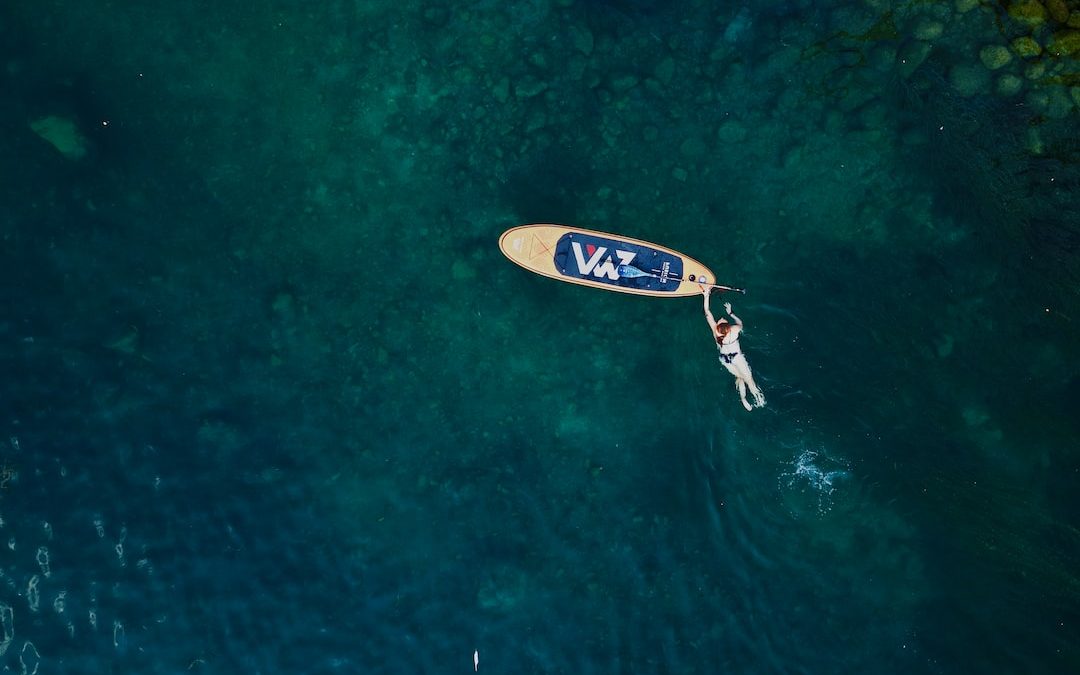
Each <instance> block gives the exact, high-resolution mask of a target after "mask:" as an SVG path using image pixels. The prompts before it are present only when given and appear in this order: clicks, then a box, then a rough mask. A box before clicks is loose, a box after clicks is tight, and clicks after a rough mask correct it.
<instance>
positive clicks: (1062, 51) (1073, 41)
mask: <svg viewBox="0 0 1080 675" xmlns="http://www.w3.org/2000/svg"><path fill="white" fill-rule="evenodd" d="M1046 51H1048V52H1050V53H1051V54H1053V55H1054V56H1069V55H1070V54H1075V53H1077V52H1080V30H1072V29H1069V30H1062V31H1058V32H1056V33H1054V36H1053V37H1052V38H1051V39H1050V44H1048V45H1046Z"/></svg>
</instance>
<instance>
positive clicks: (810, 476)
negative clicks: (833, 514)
mask: <svg viewBox="0 0 1080 675" xmlns="http://www.w3.org/2000/svg"><path fill="white" fill-rule="evenodd" d="M789 466H790V467H791V470H790V471H785V472H784V473H782V474H780V489H781V491H783V490H784V487H785V486H786V487H787V488H788V489H789V490H790V489H799V488H801V489H802V491H803V492H810V493H812V494H815V495H816V496H817V507H818V513H827V512H828V511H829V510H831V509H832V495H833V493H834V492H836V483H837V482H838V481H840V480H841V479H843V478H844V477H845V476H847V475H848V467H847V466H846V465H844V464H842V463H841V462H839V461H837V460H835V459H832V458H830V457H826V456H825V455H824V454H823V453H821V452H819V451H817V450H809V449H803V450H802V452H800V453H799V454H798V455H796V456H795V457H794V458H793V459H792V460H791V463H790V465H789Z"/></svg>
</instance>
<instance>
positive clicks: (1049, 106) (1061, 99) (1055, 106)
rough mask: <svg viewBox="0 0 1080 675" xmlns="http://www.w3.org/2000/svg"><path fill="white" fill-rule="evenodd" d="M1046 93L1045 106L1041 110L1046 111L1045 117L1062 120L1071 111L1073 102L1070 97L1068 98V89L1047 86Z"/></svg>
mask: <svg viewBox="0 0 1080 675" xmlns="http://www.w3.org/2000/svg"><path fill="white" fill-rule="evenodd" d="M1046 94H1047V97H1046V107H1045V108H1044V110H1043V112H1045V113H1046V116H1047V117H1049V118H1050V119H1054V120H1062V119H1065V118H1066V117H1068V116H1069V114H1070V113H1072V110H1073V102H1072V99H1071V98H1069V94H1068V91H1067V90H1066V89H1065V87H1060V86H1053V87H1047V92H1046Z"/></svg>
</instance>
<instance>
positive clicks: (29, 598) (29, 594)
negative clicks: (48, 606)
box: [26, 574, 41, 612]
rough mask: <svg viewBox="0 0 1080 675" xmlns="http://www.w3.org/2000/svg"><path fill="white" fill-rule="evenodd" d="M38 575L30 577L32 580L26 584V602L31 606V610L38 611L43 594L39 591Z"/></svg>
mask: <svg viewBox="0 0 1080 675" xmlns="http://www.w3.org/2000/svg"><path fill="white" fill-rule="evenodd" d="M37 585H38V575H36V574H35V575H34V576H32V577H30V582H29V583H27V584H26V604H28V605H29V606H30V611H31V612H36V611H38V603H39V602H40V601H41V595H40V593H38V587H37Z"/></svg>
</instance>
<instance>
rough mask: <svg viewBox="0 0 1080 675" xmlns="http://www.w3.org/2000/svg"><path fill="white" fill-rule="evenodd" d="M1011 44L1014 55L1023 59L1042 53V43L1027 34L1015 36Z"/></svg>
mask: <svg viewBox="0 0 1080 675" xmlns="http://www.w3.org/2000/svg"><path fill="white" fill-rule="evenodd" d="M1011 44H1012V49H1013V51H1014V52H1016V55H1017V56H1019V57H1021V58H1024V59H1030V58H1032V57H1034V56H1038V55H1039V54H1042V45H1040V44H1039V43H1038V41H1036V40H1035V38H1033V37H1030V36H1027V35H1025V36H1024V37H1018V38H1016V39H1015V40H1013V41H1012V43H1011Z"/></svg>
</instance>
